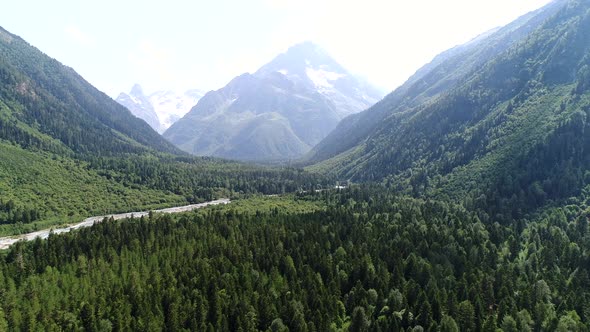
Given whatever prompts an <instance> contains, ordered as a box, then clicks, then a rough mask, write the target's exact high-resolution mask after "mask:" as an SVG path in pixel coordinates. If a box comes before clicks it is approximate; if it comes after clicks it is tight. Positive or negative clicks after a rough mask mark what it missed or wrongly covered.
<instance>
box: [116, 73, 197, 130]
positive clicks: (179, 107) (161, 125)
mask: <svg viewBox="0 0 590 332" xmlns="http://www.w3.org/2000/svg"><path fill="white" fill-rule="evenodd" d="M203 94H204V93H203V92H201V91H200V90H197V89H194V90H188V91H185V92H184V93H182V94H181V93H177V92H174V91H156V92H154V93H151V94H149V95H146V94H145V93H144V91H143V89H142V87H141V86H140V85H139V84H135V85H134V86H133V88H131V91H130V92H129V94H127V93H123V92H122V93H120V94H119V96H118V97H117V99H116V100H117V102H118V103H119V104H121V105H123V106H125V107H127V108H128V109H129V110H130V111H131V113H133V115H135V116H136V117H138V118H140V119H142V120H144V121H145V122H147V123H148V124H149V125H150V126H151V127H152V128H153V129H154V130H155V131H157V132H159V133H163V132H164V131H165V130H166V129H168V128H169V127H170V126H171V125H172V124H173V123H174V122H176V121H178V120H179V119H180V118H182V117H183V116H184V115H185V114H186V113H187V112H188V111H189V110H190V109H191V108H192V107H193V106H195V105H196V104H197V101H199V99H200V98H201V97H203Z"/></svg>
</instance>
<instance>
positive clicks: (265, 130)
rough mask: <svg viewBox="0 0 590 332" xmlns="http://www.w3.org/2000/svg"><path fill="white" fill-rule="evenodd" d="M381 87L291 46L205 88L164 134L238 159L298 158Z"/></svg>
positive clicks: (307, 47)
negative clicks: (216, 85) (265, 61)
mask: <svg viewBox="0 0 590 332" xmlns="http://www.w3.org/2000/svg"><path fill="white" fill-rule="evenodd" d="M380 97H381V95H380V93H379V92H378V91H377V90H376V89H374V88H372V87H371V86H370V85H368V84H367V83H365V82H363V81H362V80H359V79H357V78H355V77H354V76H352V75H351V74H350V73H348V72H347V71H346V70H345V69H344V68H342V66H340V65H339V64H338V63H336V61H334V60H333V59H332V58H331V57H330V56H328V55H327V54H326V53H325V52H324V51H322V50H321V49H320V48H319V47H318V46H316V45H314V44H312V43H310V42H306V43H302V44H298V45H296V46H293V47H291V48H290V49H289V50H288V51H287V52H286V53H284V54H281V55H279V56H277V57H276V58H275V59H274V60H272V61H271V62H270V63H268V64H266V65H264V66H263V67H262V68H260V69H259V70H258V71H256V72H255V73H254V74H243V75H240V76H238V77H236V78H234V79H233V80H232V81H231V82H230V83H228V85H226V86H225V87H223V88H222V89H219V90H217V91H211V92H209V93H207V94H206V95H205V96H204V97H203V98H201V100H199V102H198V103H197V105H196V106H195V107H193V108H192V109H191V111H190V112H189V113H187V114H186V115H185V116H184V117H183V118H182V119H181V120H179V121H178V122H176V123H175V124H173V125H172V126H171V127H170V128H169V129H168V130H167V131H166V132H165V133H164V135H163V136H164V137H165V138H166V139H168V140H169V141H170V142H172V143H174V144H175V145H176V146H178V147H180V148H181V149H183V150H185V151H187V152H189V153H192V154H195V155H200V156H216V157H223V158H229V159H238V160H251V161H252V160H258V161H261V160H265V161H268V160H287V159H293V158H297V157H300V156H301V155H303V154H304V153H306V152H307V151H309V150H310V149H311V147H313V146H314V145H315V144H317V143H318V142H319V141H320V140H321V139H322V138H324V137H325V136H326V135H327V134H328V133H329V132H330V131H331V130H332V129H334V127H335V126H336V124H337V123H338V122H339V121H340V120H341V119H342V118H343V117H345V116H347V115H350V114H353V113H356V112H360V111H362V110H363V109H366V108H367V107H369V106H371V105H372V104H374V103H375V102H376V101H377V100H379V99H380Z"/></svg>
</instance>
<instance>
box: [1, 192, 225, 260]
mask: <svg viewBox="0 0 590 332" xmlns="http://www.w3.org/2000/svg"><path fill="white" fill-rule="evenodd" d="M230 202H231V200H229V199H228V198H222V199H218V200H215V201H210V202H205V203H200V204H191V205H184V206H177V207H171V208H166V209H160V210H152V211H153V212H154V213H179V212H187V211H192V210H196V209H200V208H204V207H206V206H210V205H219V204H229V203H230ZM149 213H150V211H143V212H127V213H120V214H109V215H104V216H96V217H90V218H86V219H84V220H83V221H81V222H79V223H77V224H73V225H70V226H67V227H62V228H48V229H44V230H41V231H35V232H31V233H26V234H21V235H15V236H6V237H0V250H2V249H8V247H10V246H11V245H13V244H15V243H16V242H18V241H20V240H26V241H31V240H34V239H36V238H41V239H46V238H47V237H49V233H51V232H53V233H54V234H61V233H67V232H69V231H72V230H76V229H79V228H84V227H90V226H92V225H94V223H97V222H101V221H103V219H104V218H111V217H113V219H115V220H118V219H125V218H131V217H132V216H133V217H136V218H139V217H141V216H147V215H148V214H149Z"/></svg>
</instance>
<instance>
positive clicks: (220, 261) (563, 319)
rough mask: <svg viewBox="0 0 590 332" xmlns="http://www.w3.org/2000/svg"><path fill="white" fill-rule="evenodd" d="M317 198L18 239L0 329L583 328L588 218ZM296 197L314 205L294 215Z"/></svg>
mask: <svg viewBox="0 0 590 332" xmlns="http://www.w3.org/2000/svg"><path fill="white" fill-rule="evenodd" d="M316 195H317V196H309V194H307V195H303V196H300V197H298V198H294V199H293V201H292V202H293V203H290V204H287V205H286V203H285V202H286V201H288V199H286V198H266V199H262V200H261V199H254V200H253V201H251V202H248V201H243V202H238V203H239V204H240V207H239V208H235V207H233V206H232V205H231V204H230V205H229V206H225V207H217V208H213V209H207V210H202V211H198V212H195V213H190V214H185V215H183V216H175V217H171V216H154V217H152V218H145V219H143V218H142V219H135V220H129V221H120V222H115V221H110V222H104V223H101V224H98V225H95V226H94V227H93V228H90V229H84V230H80V231H78V232H74V233H69V234H65V235H59V236H51V237H50V238H49V240H47V241H40V240H38V241H35V242H30V243H21V244H18V245H17V246H15V247H13V248H11V249H10V251H9V252H8V253H7V254H6V256H5V258H4V259H2V260H0V292H1V293H2V294H3V296H2V298H1V301H0V306H1V311H0V312H1V313H2V314H0V326H7V327H8V328H9V329H21V330H45V331H52V330H56V331H57V330H65V331H70V330H72V331H73V330H77V329H81V328H84V329H86V330H102V331H109V330H111V329H112V330H114V331H120V330H128V329H133V330H164V329H165V330H174V331H178V330H182V329H184V330H193V331H195V330H199V331H207V330H210V331H220V330H234V331H238V330H243V331H255V330H263V331H277V330H279V331H280V330H285V328H288V329H289V331H329V330H341V329H344V330H346V329H350V330H351V331H365V330H375V331H379V330H381V331H395V330H400V329H406V328H414V327H417V326H421V327H423V328H424V330H431V331H436V330H437V328H441V330H442V331H447V330H448V329H450V328H452V327H457V328H458V329H459V330H461V331H476V330H486V331H487V330H490V331H495V329H496V328H499V327H502V328H503V329H504V330H505V331H517V330H518V331H527V330H529V331H532V330H535V331H551V330H555V329H561V330H564V329H565V330H585V329H586V326H585V325H584V324H586V323H587V322H588V321H589V318H590V306H589V303H590V292H589V291H588V290H589V289H590V288H589V286H590V284H589V283H590V279H589V275H588V273H589V271H588V266H589V265H588V263H589V262H590V257H589V255H588V252H590V251H589V249H590V248H589V247H588V246H589V244H590V233H589V231H588V221H587V212H583V213H582V212H579V211H578V210H576V209H575V208H574V207H568V208H564V209H555V210H552V211H550V212H548V213H547V214H544V215H543V216H541V217H540V218H539V219H538V220H536V222H530V223H529V222H526V221H523V222H518V223H513V224H511V225H508V226H503V225H500V224H498V223H495V222H482V221H480V220H479V218H478V216H477V213H474V212H468V211H467V210H465V209H464V208H462V207H459V206H454V205H449V204H445V203H440V202H434V201H422V200H417V199H411V198H406V197H396V196H394V195H391V194H390V193H386V192H383V191H382V190H381V189H376V188H353V189H352V190H347V191H341V192H338V193H336V192H322V193H320V194H316ZM275 200H276V203H277V205H276V206H273V205H275V204H274V202H275ZM310 200H311V201H310ZM297 202H300V203H302V204H303V205H305V206H308V207H313V206H318V205H317V204H318V203H321V204H324V205H325V209H317V208H307V209H306V211H301V212H297V211H296V210H295V209H294V208H295V207H296V206H297ZM232 204H233V203H232ZM289 205H291V207H289ZM279 206H280V208H278V207H279ZM66 248H67V249H66ZM451 330H452V329H451ZM455 330H456V329H455Z"/></svg>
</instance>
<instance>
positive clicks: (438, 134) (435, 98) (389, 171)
mask: <svg viewBox="0 0 590 332" xmlns="http://www.w3.org/2000/svg"><path fill="white" fill-rule="evenodd" d="M589 31H590V4H589V3H588V2H587V1H554V2H552V3H550V4H549V5H547V6H546V7H544V8H542V9H540V10H538V11H535V12H532V13H530V14H528V15H525V16H523V17H521V18H520V19H518V20H517V21H515V22H513V23H512V24H510V25H508V26H506V27H504V28H501V29H499V30H497V31H492V32H491V33H489V34H487V35H484V36H482V37H481V38H478V39H477V40H474V41H473V42H472V43H469V44H467V45H463V46H460V47H458V48H455V49H453V50H450V51H448V52H446V53H443V54H442V55H441V56H439V57H438V58H437V59H435V61H433V63H431V64H429V65H427V66H426V67H424V68H423V69H421V70H419V71H418V72H417V73H416V75H415V76H414V77H412V78H411V79H409V80H408V82H407V83H406V84H404V85H403V86H402V87H400V88H399V89H397V90H396V91H394V92H393V93H391V94H390V95H388V96H387V97H385V98H384V99H383V100H382V101H381V102H379V103H378V104H376V105H375V106H373V107H372V108H370V109H368V110H367V111H365V112H363V113H360V114H357V115H355V116H352V117H350V118H347V119H345V120H344V121H342V123H341V124H340V125H339V126H338V128H337V129H336V130H335V131H334V132H333V133H332V134H330V136H328V137H327V138H326V139H325V140H324V141H323V142H321V143H320V144H318V146H317V147H316V148H315V149H314V150H313V151H312V152H311V153H310V154H309V155H307V156H306V160H307V162H310V163H313V164H315V165H314V166H312V167H311V169H315V170H320V171H324V172H327V173H332V174H335V175H337V176H338V177H340V178H342V179H352V180H354V181H366V180H369V181H383V182H385V183H389V184H390V185H391V186H394V187H396V188H398V189H400V190H409V191H411V192H413V193H414V194H418V195H420V193H426V194H427V193H431V194H433V195H435V196H438V197H454V198H457V199H466V200H473V201H471V203H469V204H476V203H473V202H474V201H478V200H479V203H477V204H481V205H484V206H487V207H488V209H490V210H494V209H495V212H496V213H500V211H501V212H502V213H504V217H506V216H507V215H506V213H508V214H510V215H511V216H513V217H518V216H519V215H520V213H522V212H523V211H525V210H526V207H535V206H541V205H543V204H546V203H547V202H550V201H554V200H558V199H561V198H565V197H569V196H570V195H576V194H578V193H580V190H581V189H582V188H583V186H584V184H585V183H586V179H587V178H585V177H584V174H586V172H587V171H588V170H590V158H589V157H588V156H590V154H589V153H588V152H589V151H590V137H589V135H588V133H590V131H589V130H588V128H587V127H588V124H587V121H586V119H587V117H588V115H589V114H588V112H590V94H589V93H588V92H589V89H588V88H589V87H590V84H589V83H588V80H589V79H590V69H589V68H590V44H589V43H588V40H590V39H589V34H588V32H589ZM469 204H468V205H469ZM505 209H508V210H509V212H507V211H506V210H505Z"/></svg>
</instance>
